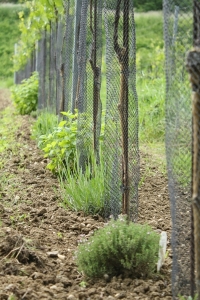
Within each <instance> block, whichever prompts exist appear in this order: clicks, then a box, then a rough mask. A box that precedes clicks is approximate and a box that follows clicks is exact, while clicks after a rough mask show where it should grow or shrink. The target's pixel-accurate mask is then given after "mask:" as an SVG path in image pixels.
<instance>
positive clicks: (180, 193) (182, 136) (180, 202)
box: [163, 0, 193, 299]
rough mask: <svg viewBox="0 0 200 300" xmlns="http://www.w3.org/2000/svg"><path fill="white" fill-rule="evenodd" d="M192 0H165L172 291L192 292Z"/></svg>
mask: <svg viewBox="0 0 200 300" xmlns="http://www.w3.org/2000/svg"><path fill="white" fill-rule="evenodd" d="M192 11H193V7H192V1H188V2H187V7H186V6H184V5H183V2H182V1H181V0H180V1H172V0H165V1H164V2H163V12H164V38H165V53H166V155H167V169H168V178H169V194H170V200H171V217H172V237H171V245H172V251H173V266H172V292H173V297H174V299H178V298H177V297H178V294H180V295H185V296H189V295H190V290H191V257H192V256H191V178H192V177H191V171H192V170H191V168H192V112H191V88H190V83H189V79H188V77H189V76H188V73H187V71H186V66H185V62H186V53H187V51H188V50H190V49H191V48H192V45H193V32H192V30H193V16H192Z"/></svg>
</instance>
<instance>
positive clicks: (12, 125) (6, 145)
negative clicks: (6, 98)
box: [0, 107, 20, 153]
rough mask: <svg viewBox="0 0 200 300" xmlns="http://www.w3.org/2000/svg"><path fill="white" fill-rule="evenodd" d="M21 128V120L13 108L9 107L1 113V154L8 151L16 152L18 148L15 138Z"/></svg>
mask: <svg viewBox="0 0 200 300" xmlns="http://www.w3.org/2000/svg"><path fill="white" fill-rule="evenodd" d="M19 126H20V119H19V117H18V116H17V115H15V110H14V108H13V107H7V108H6V109H5V110H3V111H1V112H0V153H3V152H4V151H6V150H7V149H10V150H11V151H12V152H13V151H14V149H15V146H16V145H15V143H14V137H15V132H16V131H17V129H18V127H19Z"/></svg>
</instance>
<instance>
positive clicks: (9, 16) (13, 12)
mask: <svg viewBox="0 0 200 300" xmlns="http://www.w3.org/2000/svg"><path fill="white" fill-rule="evenodd" d="M20 11H24V15H25V16H27V13H28V11H27V10H25V8H24V7H23V6H20V5H17V6H15V5H12V6H0V28H1V30H0V66H1V68H0V79H5V78H6V77H11V76H13V70H12V69H13V62H12V56H13V55H14V44H15V43H16V42H17V41H18V39H19V37H20V30H19V28H18V25H19V15H18V14H19V12H20Z"/></svg>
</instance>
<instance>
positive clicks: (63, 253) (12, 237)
mask: <svg viewBox="0 0 200 300" xmlns="http://www.w3.org/2000/svg"><path fill="white" fill-rule="evenodd" d="M8 96H9V94H8V93H7V91H1V92H0V108H1V109H3V107H4V106H6V105H7V104H9V105H10V102H9V100H8ZM13 120H17V122H18V124H19V122H20V127H19V128H18V130H17V132H16V133H15V143H14V144H13V145H10V148H8V149H7V151H6V152H4V153H3V154H0V162H1V164H0V165H1V175H0V178H1V179H0V222H1V226H0V300H1V299H2V300H3V299H10V300H11V299H12V300H14V299H24V300H25V299H32V300H34V299H37V300H38V299H46V300H47V299H59V300H61V299H71V300H73V299H74V300H75V299H88V300H89V299H105V300H106V299H110V300H112V299H141V300H145V299H154V300H156V299H157V300H158V299H171V298H172V296H171V284H170V282H171V276H170V273H171V251H170V244H169V243H168V249H167V258H166V260H165V264H164V266H163V267H162V269H161V272H160V274H159V275H155V276H154V277H153V278H152V279H148V280H143V279H132V278H122V277H121V276H119V277H113V278H109V277H108V276H105V278H104V279H98V280H95V279H93V280H91V279H90V280H88V279H86V278H84V277H83V275H82V274H81V273H80V272H79V271H78V270H77V267H76V264H75V261H74V258H73V257H74V251H75V250H76V249H77V245H78V243H79V241H80V240H82V239H83V238H85V237H89V236H90V235H91V234H92V233H93V231H94V230H96V229H98V228H101V227H102V226H103V225H104V220H103V219H102V218H101V217H99V216H97V215H96V216H93V217H92V216H87V217H86V216H84V215H83V214H82V213H75V212H71V211H69V210H65V209H64V208H62V207H61V206H60V199H61V197H60V195H59V193H60V192H59V183H58V180H57V178H56V177H54V176H53V175H52V174H51V173H50V171H48V170H47V169H46V165H47V160H46V159H44V158H43V155H42V152H41V151H40V150H39V149H38V148H37V146H36V144H35V142H34V141H33V140H31V138H30V127H31V124H32V123H33V121H34V119H33V118H31V117H30V116H19V117H17V119H16V117H15V118H13ZM13 122H15V121H13ZM143 152H144V153H141V178H142V181H141V185H140V190H139V203H140V207H139V220H138V221H139V223H141V224H144V223H148V224H149V225H151V226H152V227H153V229H155V230H157V231H161V230H164V231H167V233H168V239H170V226H171V224H170V209H169V198H168V190H167V179H166V176H165V175H163V174H162V172H161V171H160V169H159V167H158V166H156V164H155V162H154V159H153V156H152V154H151V153H147V152H145V151H144V149H143Z"/></svg>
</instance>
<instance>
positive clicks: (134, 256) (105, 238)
mask: <svg viewBox="0 0 200 300" xmlns="http://www.w3.org/2000/svg"><path fill="white" fill-rule="evenodd" d="M158 251H159V234H158V233H156V232H155V231H153V230H152V229H151V227H149V226H148V225H140V224H135V223H127V222H126V220H125V219H123V218H120V219H118V220H117V221H114V220H111V221H110V222H109V223H108V224H107V225H106V226H105V227H104V228H101V229H99V230H97V231H96V232H95V233H94V235H93V236H92V237H90V238H89V240H88V241H87V242H85V243H82V244H80V245H79V246H78V250H77V253H76V262H77V265H78V268H79V270H80V271H81V272H83V273H84V275H86V276H87V277H102V276H104V275H105V274H107V275H109V276H117V275H121V274H122V275H124V276H130V277H133V278H146V277H149V276H151V275H153V273H154V272H155V270H156V263H157V261H158Z"/></svg>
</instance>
